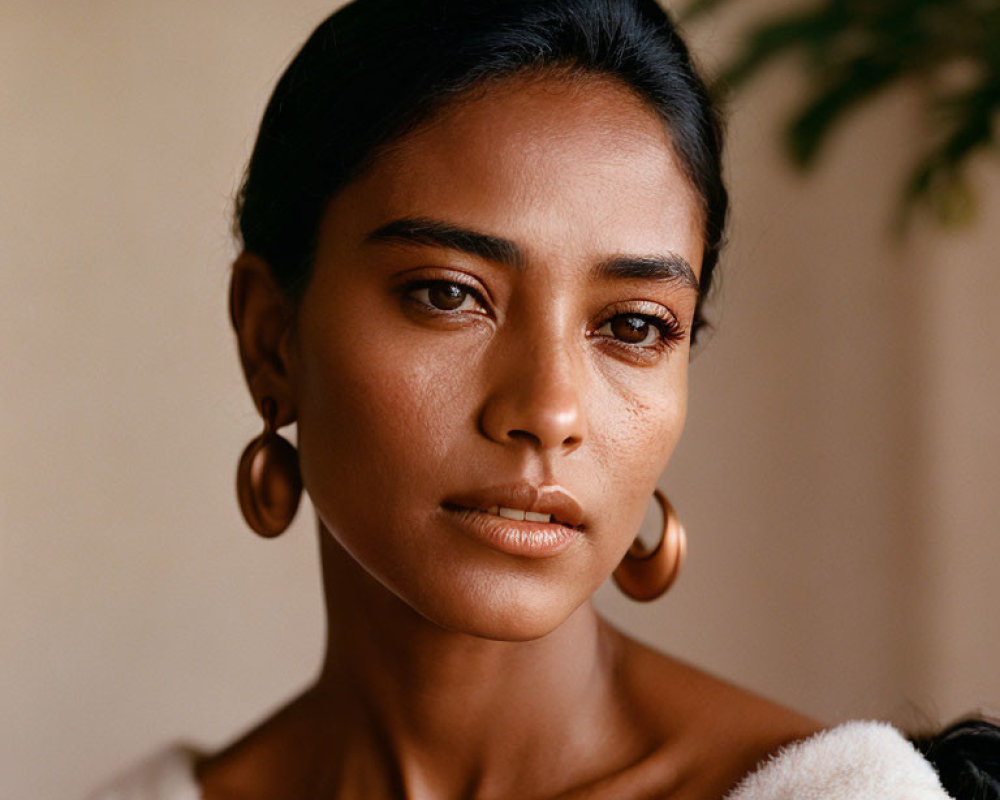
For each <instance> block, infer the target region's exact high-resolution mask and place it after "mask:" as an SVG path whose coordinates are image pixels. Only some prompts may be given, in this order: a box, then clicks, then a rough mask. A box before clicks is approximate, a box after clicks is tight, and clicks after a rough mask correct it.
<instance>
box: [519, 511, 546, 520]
mask: <svg viewBox="0 0 1000 800" xmlns="http://www.w3.org/2000/svg"><path fill="white" fill-rule="evenodd" d="M524 518H525V519H526V520H528V522H552V515H551V514H539V513H538V512H537V511H525V512H524Z"/></svg>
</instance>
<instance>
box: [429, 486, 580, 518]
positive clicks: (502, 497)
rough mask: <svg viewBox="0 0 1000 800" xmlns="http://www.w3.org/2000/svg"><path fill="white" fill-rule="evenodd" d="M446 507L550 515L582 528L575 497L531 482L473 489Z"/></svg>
mask: <svg viewBox="0 0 1000 800" xmlns="http://www.w3.org/2000/svg"><path fill="white" fill-rule="evenodd" d="M444 504H445V505H446V506H449V505H450V506H461V507H462V508H477V509H480V510H483V511H485V510H487V509H489V508H492V507H493V506H503V507H505V508H517V509H521V510H522V511H534V512H536V513H538V514H551V515H552V517H553V519H554V521H555V522H559V523H561V524H563V525H569V526H570V527H571V528H580V527H582V526H583V508H582V507H581V506H580V503H579V502H577V500H576V498H575V497H573V495H572V494H570V492H569V491H568V490H566V489H564V488H563V487H562V486H556V485H554V484H542V485H538V486H536V485H535V484H531V483H510V484H505V485H502V486H489V487H486V488H482V489H473V490H471V491H468V492H463V493H461V494H456V495H453V496H451V497H449V498H448V499H447V500H446V501H445V503H444Z"/></svg>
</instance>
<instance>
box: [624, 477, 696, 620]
mask: <svg viewBox="0 0 1000 800" xmlns="http://www.w3.org/2000/svg"><path fill="white" fill-rule="evenodd" d="M653 497H655V498H656V502H657V503H659V504H660V510H661V511H662V512H663V534H662V535H661V537H660V541H659V542H658V543H657V545H656V547H654V548H653V549H652V550H650V549H649V548H648V547H646V545H644V544H643V543H642V542H641V541H639V539H638V538H636V540H635V541H634V542H632V546H631V547H630V548H629V550H628V552H627V553H626V554H625V557H624V558H623V559H622V560H621V563H620V564H619V565H618V566H617V567H616V568H615V571H614V573H613V577H614V579H615V583H616V584H618V588H619V589H621V590H622V592H624V593H625V594H626V595H628V596H629V597H631V598H632V599H633V600H641V601H648V600H655V599H656V598H657V597H660V596H661V595H663V594H664V593H665V592H666V591H667V589H669V588H670V587H671V586H672V585H673V583H674V581H676V580H677V575H678V574H679V573H680V571H681V566H682V565H683V564H684V557H685V556H686V555H687V534H686V533H685V532H684V526H683V525H681V522H680V520H679V519H678V518H677V513H676V512H675V511H674V507H673V506H672V505H670V501H669V500H667V497H666V495H664V494H663V492H661V491H660V490H659V489H656V490H655V491H654V492H653Z"/></svg>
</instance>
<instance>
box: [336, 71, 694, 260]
mask: <svg viewBox="0 0 1000 800" xmlns="http://www.w3.org/2000/svg"><path fill="white" fill-rule="evenodd" d="M342 195H347V196H348V197H347V198H343V199H344V200H349V202H350V203H351V206H352V210H353V211H355V212H357V213H360V214H361V215H363V216H366V217H368V218H369V219H370V220H372V221H376V220H377V221H380V222H382V223H384V222H387V221H389V220H390V219H393V218H396V217H406V216H409V217H413V216H420V217H431V218H436V219H447V220H449V221H451V222H455V223H460V224H463V223H464V224H467V225H469V226H470V227H474V228H476V229H480V230H489V231H491V232H495V233H497V234H498V235H504V236H507V237H509V238H512V239H515V240H518V241H520V242H522V243H523V244H524V246H525V247H526V249H527V250H528V251H529V252H530V251H531V249H532V248H533V247H535V248H538V249H539V250H545V249H546V248H547V246H558V247H564V245H565V242H566V241H570V240H571V241H573V242H574V243H576V245H577V246H579V247H580V248H586V249H587V250H594V251H602V252H604V251H607V252H615V251H620V250H623V249H624V250H628V251H632V252H642V251H648V252H658V251H662V250H663V249H665V248H666V247H667V246H668V245H669V246H670V249H673V250H675V251H676V250H686V251H687V252H686V253H685V255H686V256H687V258H688V260H689V261H691V262H692V266H694V267H695V268H696V269H697V267H698V266H699V265H700V260H701V240H702V235H701V231H702V225H703V222H702V213H701V204H700V202H699V198H698V196H697V194H696V192H695V191H694V189H693V188H692V186H691V184H690V181H689V180H688V179H687V177H686V176H685V174H684V171H683V169H682V167H681V165H680V162H679V160H678V159H677V157H676V154H675V152H674V149H673V146H672V144H671V141H670V135H669V131H668V130H667V128H666V125H665V123H664V122H663V120H662V119H661V118H660V117H659V115H658V114H657V113H656V112H655V111H654V110H653V109H652V108H651V107H650V106H649V105H648V104H647V103H646V102H645V101H644V100H643V99H642V98H640V97H639V96H638V95H637V94H636V93H635V92H634V91H632V90H631V89H629V88H628V87H626V86H624V85H623V84H621V83H620V82H618V81H616V80H614V79H612V78H604V77H598V76H586V77H582V76H561V77H555V76H546V77H542V76H516V77H512V78H507V79H504V80H502V81H499V82H496V83H493V84H490V85H488V86H486V87H482V88H480V89H478V90H476V91H475V92H474V93H470V94H468V95H467V96H465V97H464V98H462V99H460V100H456V101H455V102H452V103H450V104H448V105H447V106H445V107H444V108H443V109H441V110H439V111H438V112H437V113H436V114H435V115H434V116H433V117H432V118H431V119H429V120H428V121H427V122H425V123H423V124H422V125H421V126H420V127H419V128H417V129H416V130H415V131H413V132H411V133H409V134H408V135H406V136H405V137H403V138H402V139H401V140H399V141H398V142H396V143H394V144H393V145H392V146H391V147H389V148H386V149H385V150H384V151H383V152H381V153H380V155H379V156H378V157H377V158H376V159H375V161H374V163H373V165H372V167H371V168H370V169H369V170H368V171H367V172H366V173H365V175H363V176H362V177H361V178H360V179H359V180H358V181H356V182H355V184H352V186H350V187H348V189H346V190H345V192H344V193H342ZM338 199H339V198H335V201H334V204H341V205H342V202H341V203H338V202H337V201H338Z"/></svg>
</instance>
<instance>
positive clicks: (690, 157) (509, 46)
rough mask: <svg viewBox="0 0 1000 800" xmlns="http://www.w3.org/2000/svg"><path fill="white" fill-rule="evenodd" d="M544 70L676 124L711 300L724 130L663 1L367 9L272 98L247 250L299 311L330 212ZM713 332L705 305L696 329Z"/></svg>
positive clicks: (391, 4)
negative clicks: (440, 122)
mask: <svg viewBox="0 0 1000 800" xmlns="http://www.w3.org/2000/svg"><path fill="white" fill-rule="evenodd" d="M546 70H554V71H555V70H558V71H567V70H568V71H570V72H573V73H582V74H587V73H594V74H600V75H603V76H609V77H613V78H617V79H618V80H620V81H622V82H623V83H624V84H626V85H627V86H629V87H631V88H632V90H634V91H636V92H637V93H638V94H639V95H640V96H641V97H643V98H644V99H645V100H646V101H647V102H648V103H649V104H650V106H651V108H653V109H654V110H655V111H656V112H657V113H658V114H659V116H660V117H661V118H662V119H663V121H664V122H665V124H666V126H667V129H668V131H669V134H670V137H671V142H672V143H673V147H674V150H675V154H676V156H677V158H678V159H679V161H680V162H681V165H682V167H683V169H684V171H685V173H686V175H687V177H688V179H689V180H690V181H691V184H692V186H693V187H694V189H695V190H696V192H697V194H698V195H699V197H700V199H701V201H702V206H703V211H704V241H705V246H704V259H703V265H702V276H701V297H700V299H703V298H704V297H705V295H706V294H707V292H708V289H709V287H710V286H711V281H712V274H713V272H714V269H715V266H716V263H717V261H718V257H719V250H720V248H721V246H722V240H723V233H724V226H725V220H726V212H727V206H728V200H727V194H726V188H725V185H724V184H723V181H722V167H721V151H722V130H721V124H720V122H719V118H718V116H717V114H716V112H715V109H714V107H713V106H712V104H711V101H710V99H709V96H708V92H707V91H706V88H705V85H704V83H703V82H702V80H701V79H700V78H699V76H698V75H697V73H696V72H695V70H694V67H693V66H692V63H691V58H690V56H689V53H688V50H687V47H686V45H685V44H684V42H683V40H682V39H681V38H680V37H679V36H678V34H677V32H676V31H675V29H674V27H673V25H672V24H671V22H670V20H669V18H668V17H667V15H666V13H665V12H664V11H663V9H662V8H660V7H659V6H658V5H657V3H656V2H655V0H355V2H352V3H350V4H349V5H347V6H345V7H344V8H342V9H341V10H339V11H338V12H336V13H335V14H333V15H332V16H331V17H329V18H328V19H327V20H326V21H325V22H323V23H322V24H320V26H319V27H318V28H317V29H316V30H315V31H314V32H313V34H312V36H310V38H309V39H308V41H307V42H306V43H305V45H304V46H303V47H302V49H301V50H300V51H299V53H298V55H296V57H295V58H294V60H293V61H292V63H291V64H290V65H289V67H288V69H287V70H286V71H285V73H284V75H282V77H281V79H280V80H279V82H278V85H277V87H276V88H275V90H274V94H273V95H272V96H271V99H270V102H269V103H268V106H267V109H266V111H265V113H264V118H263V121H262V123H261V127H260V133H259V135H258V138H257V142H256V145H255V147H254V151H253V155H252V157H251V159H250V163H249V166H248V167H247V172H246V176H245V178H244V181H243V186H242V188H241V190H240V193H239V197H238V200H237V209H236V227H237V228H238V234H239V236H240V238H241V239H242V243H243V246H244V248H245V249H246V250H248V251H249V252H252V253H254V254H256V255H258V256H260V257H261V258H263V259H264V260H265V261H267V263H268V264H269V266H270V268H271V270H272V273H273V275H274V278H275V280H276V281H277V283H278V285H279V286H280V287H281V288H282V289H283V290H284V291H285V292H286V294H288V295H289V296H290V297H292V298H293V299H298V298H299V297H300V296H301V294H302V292H303V291H304V290H305V288H306V286H307V285H308V283H309V278H310V274H311V270H312V262H313V258H314V252H315V244H316V238H317V234H318V228H319V224H320V219H321V216H322V214H323V211H324V210H325V208H326V205H327V203H328V201H329V200H330V199H331V198H332V197H333V196H334V195H335V194H337V192H339V191H340V190H341V189H342V188H344V187H345V186H346V185H347V184H348V183H349V182H350V181H351V180H352V179H353V178H355V177H357V176H358V175H359V174H360V173H361V172H363V171H364V169H365V167H366V166H367V165H368V164H369V163H371V161H372V160H373V159H374V158H375V157H376V156H377V154H378V152H379V150H380V148H382V147H384V146H386V145H387V144H389V143H391V142H392V141H394V140H396V139H398V138H399V137H401V136H403V135H405V134H406V133H407V132H408V131H410V130H412V129H413V128H414V127H415V126H417V125H419V123H421V122H422V121H424V120H426V119H427V118H428V117H429V116H431V115H432V114H433V113H434V111H435V110H436V109H439V108H441V107H442V106H443V105H445V104H447V103H448V102H449V100H455V99H457V98H461V96H462V94H463V93H465V92H468V91H470V90H472V89H474V88H476V87H478V86H481V85H484V84H486V83H488V82H489V81H492V80H496V79H500V78H503V77H507V76H511V75H514V74H516V73H523V72H531V71H535V72H544V71H546ZM701 324H703V317H702V314H701V302H699V306H698V313H697V314H696V317H695V325H694V331H695V332H696V331H697V329H698V328H699V327H700V325H701Z"/></svg>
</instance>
